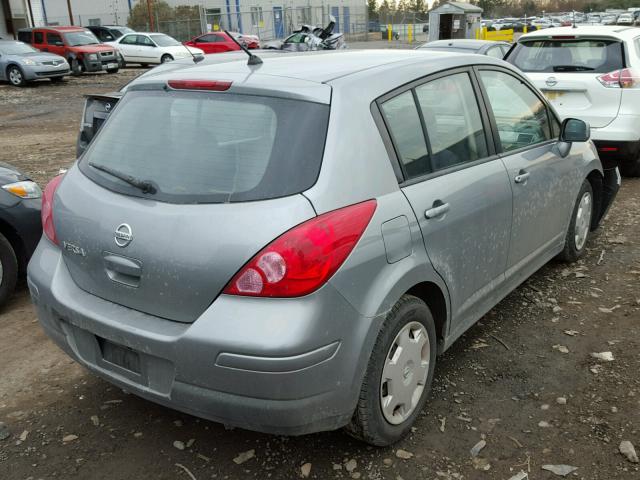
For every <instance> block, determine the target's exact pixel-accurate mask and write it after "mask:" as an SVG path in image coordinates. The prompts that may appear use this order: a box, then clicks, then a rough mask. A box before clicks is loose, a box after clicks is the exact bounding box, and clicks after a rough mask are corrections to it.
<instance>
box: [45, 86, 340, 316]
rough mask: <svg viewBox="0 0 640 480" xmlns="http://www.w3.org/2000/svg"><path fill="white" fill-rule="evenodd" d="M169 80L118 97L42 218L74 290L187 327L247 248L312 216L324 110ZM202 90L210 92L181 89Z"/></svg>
mask: <svg viewBox="0 0 640 480" xmlns="http://www.w3.org/2000/svg"><path fill="white" fill-rule="evenodd" d="M170 84H171V82H170ZM172 85H174V86H175V87H176V88H171V87H167V85H166V84H165V85H163V88H157V89H155V88H154V89H149V88H148V87H145V88H144V89H142V90H135V89H131V90H130V91H128V92H127V94H126V95H124V96H123V97H122V99H120V101H119V102H118V108H117V109H115V110H114V111H113V113H112V114H111V115H110V116H109V118H108V120H107V121H106V123H105V124H104V126H103V127H102V128H101V129H100V132H99V133H98V134H97V135H96V137H95V138H94V139H93V141H92V142H91V144H90V145H89V147H88V149H87V150H86V152H85V154H84V155H83V156H82V158H81V159H80V160H79V162H78V168H73V169H72V170H70V171H69V173H68V174H67V177H66V178H65V179H64V181H63V182H62V183H61V185H60V188H59V189H58V191H57V194H56V199H55V203H54V216H53V218H54V224H55V228H56V234H57V238H58V240H59V243H60V246H61V248H62V251H63V257H64V262H65V264H66V265H67V267H68V269H69V272H70V274H71V276H72V278H73V279H74V281H75V282H76V284H77V285H78V286H79V287H80V288H82V289H84V290H86V291H87V292H90V293H92V294H94V295H96V296H99V297H101V298H104V299H106V300H109V301H112V302H115V303H118V304H121V305H124V306H127V307H130V308H133V309H136V310H139V311H142V312H146V313H149V314H152V315H156V316H159V317H163V318H167V319H171V320H176V321H182V322H193V321H194V320H196V319H197V318H198V317H199V316H200V315H201V314H202V312H204V310H205V309H206V308H207V307H208V306H209V305H210V304H211V303H212V302H213V301H214V300H215V298H216V297H217V296H218V295H219V294H220V292H221V291H222V290H223V289H224V287H225V285H226V284H227V283H228V282H229V280H231V278H232V277H233V275H234V274H235V273H236V272H237V271H238V270H239V269H240V268H241V267H242V266H243V265H244V264H245V263H246V262H248V261H249V260H250V259H251V258H252V257H253V255H255V254H256V253H257V252H258V251H259V250H260V249H262V248H263V247H264V246H265V245H266V244H268V243H269V242H271V241H272V240H273V239H274V238H276V237H278V236H279V235H281V234H282V233H284V232H285V231H287V230H289V229H290V228H292V227H293V226H295V225H297V224H299V223H301V222H303V221H305V220H308V219H309V218H312V217H314V216H315V212H314V210H313V207H312V206H311V204H310V203H309V201H308V200H307V199H306V198H305V197H304V196H303V195H301V194H300V193H301V192H303V191H304V190H306V189H308V188H310V187H311V186H312V185H313V184H314V183H315V181H316V179H317V176H318V173H319V170H320V165H321V161H322V154H323V149H324V143H325V138H326V132H327V125H328V118H329V105H328V104H324V103H317V102H312V101H304V100H300V99H292V98H282V97H277V96H275V94H274V93H273V92H271V93H269V94H268V95H267V94H265V95H259V94H258V91H257V90H256V89H255V88H254V89H252V90H251V92H252V94H251V95H247V94H243V93H241V91H242V89H241V88H239V89H229V90H227V91H215V90H216V89H218V90H226V88H228V85H227V84H225V83H224V82H222V83H221V82H204V83H203V82H195V83H194V82H177V83H175V82H174V83H172ZM203 85H204V86H205V87H204V88H212V89H213V90H214V91H193V90H192V89H199V88H202V87H203ZM315 85H317V86H319V87H322V88H325V89H329V88H330V87H328V86H326V85H320V84H315ZM184 88H186V90H185V89H184ZM327 98H328V97H327ZM118 177H121V178H122V179H120V178H118ZM145 185H146V187H144V186H145Z"/></svg>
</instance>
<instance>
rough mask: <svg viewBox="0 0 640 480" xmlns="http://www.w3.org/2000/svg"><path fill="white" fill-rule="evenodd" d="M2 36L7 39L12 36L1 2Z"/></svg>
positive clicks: (0, 25)
mask: <svg viewBox="0 0 640 480" xmlns="http://www.w3.org/2000/svg"><path fill="white" fill-rule="evenodd" d="M0 37H2V38H3V39H5V40H7V39H9V38H11V37H10V35H9V32H7V21H6V19H5V16H4V9H3V8H2V4H0Z"/></svg>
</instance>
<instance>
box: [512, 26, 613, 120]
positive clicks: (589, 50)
mask: <svg viewBox="0 0 640 480" xmlns="http://www.w3.org/2000/svg"><path fill="white" fill-rule="evenodd" d="M507 61H509V62H510V63H512V64H513V65H515V66H517V67H518V68H519V69H520V70H522V71H523V72H525V73H526V74H527V76H528V77H529V78H530V79H531V80H532V82H533V83H534V85H535V86H536V87H538V88H539V89H540V90H542V92H543V93H544V94H545V96H546V97H547V98H548V99H549V100H550V101H551V103H552V104H553V106H554V107H555V109H556V111H557V112H558V113H559V114H560V117H561V118H567V117H577V118H580V119H582V120H585V121H587V122H589V125H591V127H593V128H603V127H606V126H607V125H608V124H609V123H611V122H612V121H613V120H614V119H615V118H616V116H617V115H618V110H619V109H620V102H621V100H622V92H621V89H615V88H606V87H605V86H604V85H603V84H602V83H601V81H600V80H599V77H602V76H604V75H606V74H607V73H611V72H615V71H617V70H620V69H622V68H625V61H624V48H623V44H622V43H621V42H620V41H619V40H616V39H611V38H592V37H584V36H583V37H578V36H574V35H555V36H551V37H549V38H544V39H531V40H525V41H523V42H521V43H519V44H518V46H517V47H516V48H515V49H513V50H512V51H511V53H510V54H509V56H508V58H507Z"/></svg>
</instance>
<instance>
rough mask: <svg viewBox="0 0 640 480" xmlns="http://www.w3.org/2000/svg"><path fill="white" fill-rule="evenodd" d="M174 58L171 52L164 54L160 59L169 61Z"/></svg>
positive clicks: (163, 61) (162, 61)
mask: <svg viewBox="0 0 640 480" xmlns="http://www.w3.org/2000/svg"><path fill="white" fill-rule="evenodd" d="M172 60H173V57H172V56H171V55H169V54H165V55H163V56H162V58H161V59H160V63H167V62H170V61H172Z"/></svg>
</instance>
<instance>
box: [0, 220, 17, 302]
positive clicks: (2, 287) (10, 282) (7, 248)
mask: <svg viewBox="0 0 640 480" xmlns="http://www.w3.org/2000/svg"><path fill="white" fill-rule="evenodd" d="M0 265H1V266H2V276H1V277H0V307H3V306H4V304H5V303H7V300H8V299H9V297H10V296H11V294H12V293H13V291H14V290H15V288H16V282H17V280H18V259H17V258H16V253H15V252H14V250H13V247H12V246H11V244H10V243H9V241H8V240H7V239H6V238H5V236H4V235H2V234H1V233H0Z"/></svg>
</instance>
